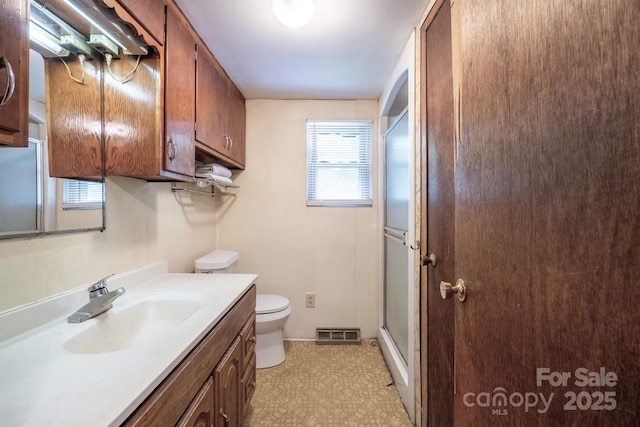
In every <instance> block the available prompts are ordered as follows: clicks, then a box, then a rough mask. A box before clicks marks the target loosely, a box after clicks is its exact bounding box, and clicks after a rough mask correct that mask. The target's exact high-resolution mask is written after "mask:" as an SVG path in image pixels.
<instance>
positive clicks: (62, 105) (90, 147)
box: [45, 59, 103, 181]
mask: <svg viewBox="0 0 640 427" xmlns="http://www.w3.org/2000/svg"><path fill="white" fill-rule="evenodd" d="M67 62H68V63H67V66H68V67H69V69H71V70H72V73H75V74H76V75H77V74H79V70H80V64H79V62H78V61H75V60H73V61H72V60H68V61H67ZM67 66H65V65H64V63H62V62H61V61H58V60H56V59H48V60H46V61H45V82H46V84H45V86H46V105H47V122H48V123H47V139H48V140H49V143H48V146H49V175H50V176H52V177H58V178H76V179H88V180H92V181H96V180H101V179H102V131H103V129H102V120H101V117H102V114H103V110H102V103H101V96H100V85H101V81H102V71H101V66H100V63H99V62H98V61H87V62H86V63H85V64H84V68H83V69H84V83H83V84H78V83H76V82H75V81H73V80H71V79H70V78H69V71H68V70H67Z"/></svg>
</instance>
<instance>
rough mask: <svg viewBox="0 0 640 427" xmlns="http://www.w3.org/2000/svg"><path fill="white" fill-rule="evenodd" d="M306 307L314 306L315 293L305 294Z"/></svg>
mask: <svg viewBox="0 0 640 427" xmlns="http://www.w3.org/2000/svg"><path fill="white" fill-rule="evenodd" d="M305 297H306V301H307V304H306V305H307V308H316V294H312V293H307V294H306V296H305Z"/></svg>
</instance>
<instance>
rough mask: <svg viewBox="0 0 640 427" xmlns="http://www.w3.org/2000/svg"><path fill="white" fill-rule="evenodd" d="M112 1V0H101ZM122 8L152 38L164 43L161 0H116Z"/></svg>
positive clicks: (162, 4)
mask: <svg viewBox="0 0 640 427" xmlns="http://www.w3.org/2000/svg"><path fill="white" fill-rule="evenodd" d="M102 1H104V2H114V0H102ZM118 2H119V3H120V4H121V5H122V6H124V8H125V9H126V10H127V11H128V12H130V13H131V15H132V16H133V17H134V18H135V19H136V21H137V22H139V23H140V24H141V25H142V26H143V27H144V28H145V30H147V31H148V32H149V33H150V34H151V35H152V36H153V37H154V39H155V40H156V41H157V42H158V43H160V44H164V1H163V0H118Z"/></svg>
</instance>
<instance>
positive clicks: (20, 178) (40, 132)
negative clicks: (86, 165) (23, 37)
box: [0, 51, 104, 239]
mask: <svg viewBox="0 0 640 427" xmlns="http://www.w3.org/2000/svg"><path fill="white" fill-rule="evenodd" d="M29 69H30V71H29V74H30V75H29V146H28V148H11V147H3V148H1V149H0V238H2V239H6V238H14V237H22V236H30V235H38V234H52V233H57V232H70V231H85V230H102V229H104V184H103V183H102V182H97V181H77V180H71V179H58V178H51V177H50V176H49V160H48V147H47V145H48V141H47V138H48V137H47V117H51V120H56V117H55V115H54V116H53V117H52V114H51V111H47V108H46V104H47V103H46V99H45V98H46V97H45V92H46V91H45V64H44V60H43V58H42V56H41V55H40V54H39V53H37V52H35V51H31V52H30V63H29ZM49 84H51V85H56V83H55V82H51V81H49ZM99 102H100V99H96V100H95V103H96V104H99Z"/></svg>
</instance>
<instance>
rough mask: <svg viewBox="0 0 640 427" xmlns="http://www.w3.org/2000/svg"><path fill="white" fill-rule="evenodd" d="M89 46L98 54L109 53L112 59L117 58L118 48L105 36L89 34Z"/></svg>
mask: <svg viewBox="0 0 640 427" xmlns="http://www.w3.org/2000/svg"><path fill="white" fill-rule="evenodd" d="M89 44H90V45H91V46H92V47H93V48H94V49H96V50H97V51H98V52H102V54H103V55H104V54H105V53H110V54H111V55H112V56H113V57H115V58H118V46H117V45H116V44H115V43H114V42H113V41H112V40H111V39H110V38H109V37H107V36H105V35H102V34H91V36H90V38H89Z"/></svg>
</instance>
